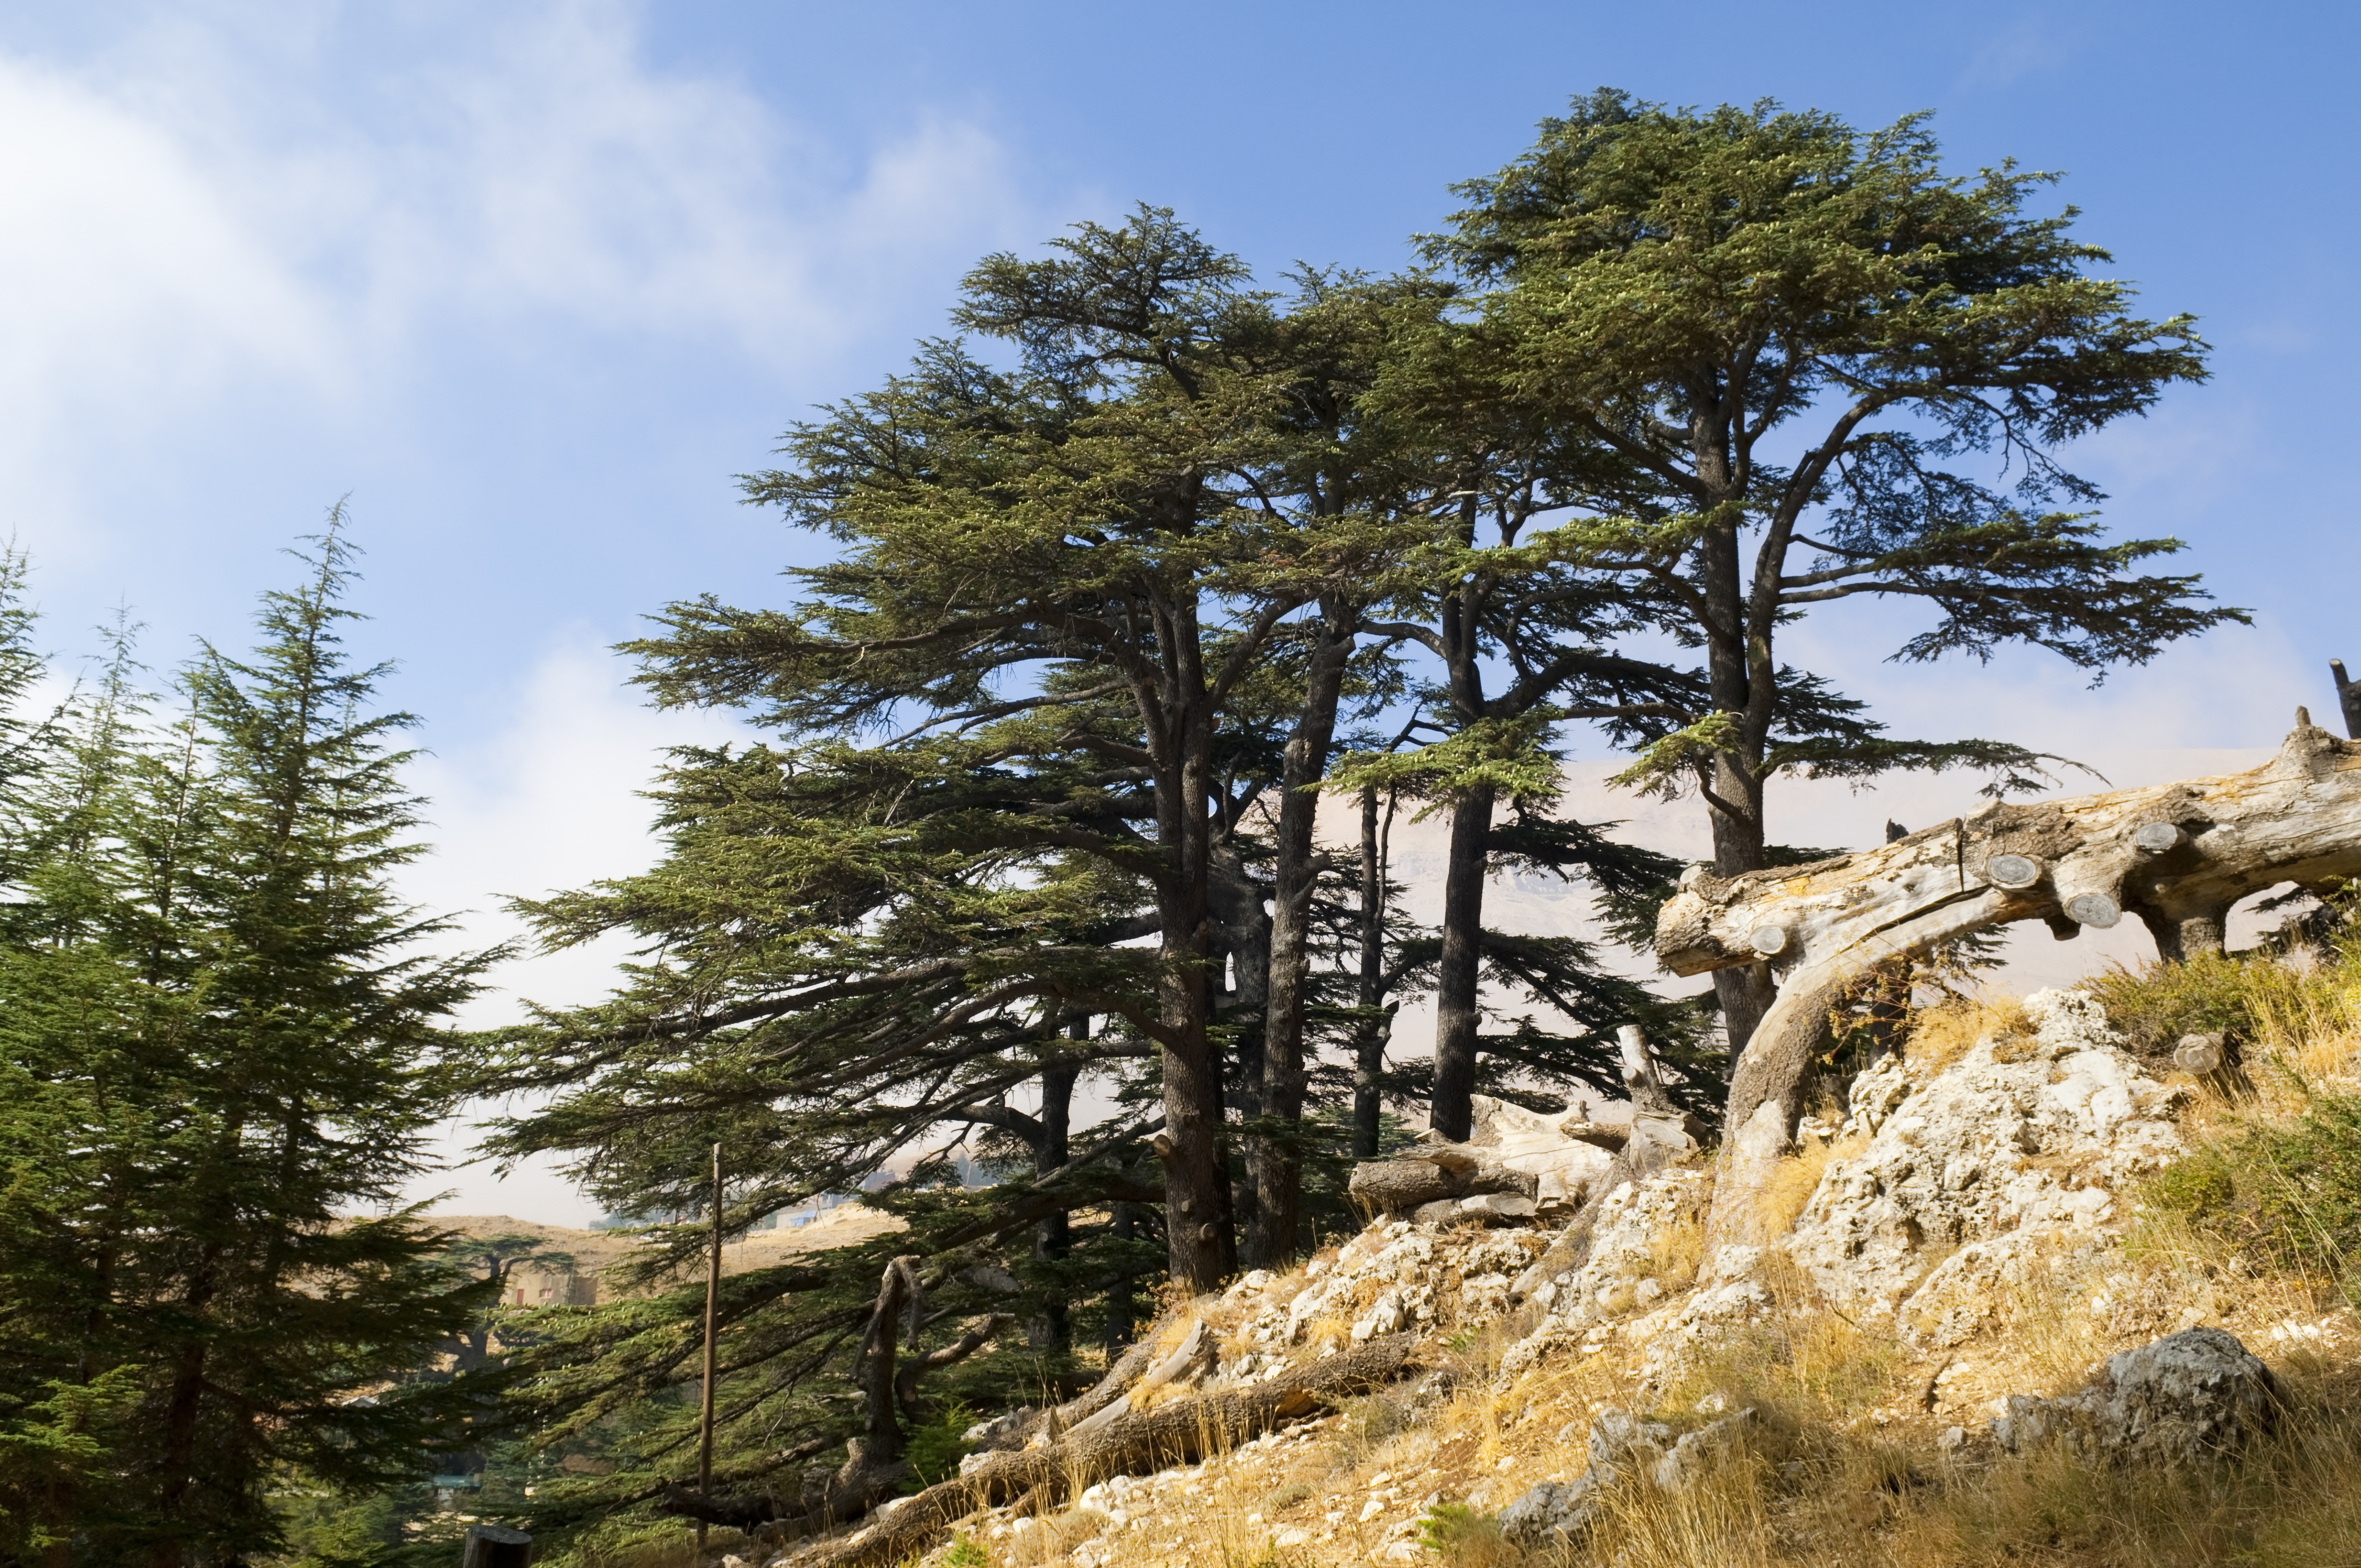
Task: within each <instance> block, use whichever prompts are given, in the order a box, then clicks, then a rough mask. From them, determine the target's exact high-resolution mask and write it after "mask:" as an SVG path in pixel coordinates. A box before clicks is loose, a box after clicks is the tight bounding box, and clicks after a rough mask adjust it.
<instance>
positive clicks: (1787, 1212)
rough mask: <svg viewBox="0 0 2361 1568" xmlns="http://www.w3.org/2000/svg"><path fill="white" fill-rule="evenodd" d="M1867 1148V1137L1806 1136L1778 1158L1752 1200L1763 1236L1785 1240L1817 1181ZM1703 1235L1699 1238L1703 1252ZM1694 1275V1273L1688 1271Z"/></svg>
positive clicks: (1816, 1185) (1861, 1134)
mask: <svg viewBox="0 0 2361 1568" xmlns="http://www.w3.org/2000/svg"><path fill="white" fill-rule="evenodd" d="M1868 1146H1869V1135H1867V1134H1866V1133H1855V1134H1853V1135H1851V1136H1850V1137H1844V1138H1836V1139H1828V1138H1817V1137H1813V1136H1810V1135H1806V1136H1805V1137H1804V1138H1803V1139H1802V1141H1801V1142H1799V1143H1798V1144H1797V1145H1796V1147H1795V1153H1794V1154H1791V1155H1787V1156H1785V1157H1783V1158H1781V1160H1780V1161H1779V1163H1778V1164H1777V1165H1776V1166H1775V1167H1773V1169H1772V1172H1771V1179H1770V1180H1769V1181H1768V1182H1766V1183H1764V1185H1763V1191H1762V1194H1761V1195H1760V1196H1759V1197H1757V1198H1756V1199H1755V1212H1756V1213H1757V1214H1759V1215H1760V1216H1761V1218H1762V1220H1763V1224H1764V1226H1765V1227H1766V1230H1765V1234H1769V1235H1774V1236H1784V1235H1785V1234H1787V1233H1788V1232H1789V1231H1792V1230H1794V1229H1795V1222H1796V1220H1798V1219H1799V1218H1801V1217H1802V1215H1803V1212H1804V1209H1805V1206H1806V1204H1808V1203H1810V1202H1811V1201H1812V1194H1813V1193H1814V1192H1815V1191H1817V1190H1818V1189H1819V1185H1820V1178H1821V1177H1822V1176H1824V1175H1826V1174H1827V1173H1828V1166H1829V1165H1830V1164H1831V1163H1832V1162H1834V1161H1836V1160H1840V1159H1849V1158H1850V1157H1852V1156H1854V1155H1857V1154H1859V1153H1860V1152H1861V1150H1863V1149H1865V1148H1867V1147H1868ZM1703 1241H1704V1238H1703V1233H1702V1231H1700V1233H1699V1237H1698V1244H1699V1250H1700V1252H1702V1250H1703ZM1691 1273H1692V1275H1694V1273H1695V1271H1694V1270H1692V1271H1691Z"/></svg>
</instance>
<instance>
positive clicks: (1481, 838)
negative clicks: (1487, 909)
mask: <svg viewBox="0 0 2361 1568" xmlns="http://www.w3.org/2000/svg"><path fill="white" fill-rule="evenodd" d="M1493 796H1494V792H1493V789H1492V787H1491V786H1490V785H1489V784H1478V785H1476V786H1474V787H1472V788H1469V789H1467V790H1465V791H1463V792H1462V793H1461V794H1460V795H1459V797H1458V798H1457V799H1455V800H1454V801H1453V802H1452V804H1451V843H1450V849H1449V851H1448V854H1449V858H1448V860H1447V861H1446V862H1445V864H1444V872H1443V951H1442V953H1441V955H1440V956H1439V957H1438V958H1437V959H1436V962H1435V971H1434V1100H1433V1106H1432V1109H1431V1112H1430V1120H1431V1121H1432V1123H1433V1127H1434V1130H1435V1131H1436V1132H1438V1133H1440V1134H1442V1135H1444V1137H1446V1138H1449V1139H1450V1140H1452V1141H1453V1142H1454V1143H1465V1142H1466V1141H1467V1135H1468V1134H1469V1132H1470V1131H1472V1130H1473V1128H1474V1125H1475V1122H1474V1117H1475V1107H1474V1096H1475V1093H1476V1052H1477V1037H1478V1034H1479V1031H1480V1029H1481V1026H1482V1024H1483V1011H1482V1007H1481V1003H1480V999H1479V996H1478V988H1479V985H1480V983H1481V980H1482V972H1483V945H1484V873H1485V872H1486V871H1487V870H1488V847H1489V845H1490V842H1491V838H1492V805H1493Z"/></svg>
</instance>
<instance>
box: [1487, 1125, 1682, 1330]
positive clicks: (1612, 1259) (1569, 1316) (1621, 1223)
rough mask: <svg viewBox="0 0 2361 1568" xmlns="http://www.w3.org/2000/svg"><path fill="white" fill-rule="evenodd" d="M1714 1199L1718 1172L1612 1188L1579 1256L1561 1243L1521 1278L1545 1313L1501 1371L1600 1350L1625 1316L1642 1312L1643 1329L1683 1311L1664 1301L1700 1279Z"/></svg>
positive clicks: (1668, 1175)
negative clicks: (1607, 1332)
mask: <svg viewBox="0 0 2361 1568" xmlns="http://www.w3.org/2000/svg"><path fill="white" fill-rule="evenodd" d="M1712 1201H1713V1179H1712V1178H1711V1177H1710V1176H1708V1175H1707V1174H1706V1173H1705V1172H1703V1171H1698V1170H1688V1169H1681V1168H1674V1169H1670V1170H1666V1171H1664V1172H1662V1173H1660V1174H1658V1175H1656V1176H1653V1177H1649V1178H1648V1179H1645V1180H1640V1181H1626V1182H1623V1183H1621V1184H1620V1185H1618V1186H1617V1187H1616V1188H1615V1189H1614V1190H1611V1191H1609V1192H1608V1193H1607V1194H1606V1195H1605V1196H1604V1197H1602V1198H1601V1199H1600V1200H1599V1202H1598V1207H1597V1208H1596V1209H1595V1210H1594V1211H1593V1212H1590V1213H1588V1214H1586V1215H1585V1216H1583V1218H1582V1220H1581V1221H1580V1222H1579V1226H1580V1228H1581V1229H1582V1231H1583V1235H1582V1237H1581V1240H1582V1242H1583V1244H1584V1245H1582V1246H1581V1247H1580V1248H1579V1249H1578V1250H1579V1253H1580V1255H1579V1256H1576V1255H1573V1254H1572V1253H1570V1252H1561V1251H1559V1250H1558V1249H1557V1248H1555V1247H1553V1248H1552V1250H1551V1252H1550V1253H1547V1254H1544V1255H1543V1258H1542V1260H1541V1262H1540V1263H1539V1264H1538V1265H1537V1266H1536V1268H1535V1269H1534V1270H1531V1271H1528V1274H1527V1275H1526V1277H1524V1278H1521V1279H1520V1280H1519V1281H1518V1282H1517V1283H1518V1287H1519V1293H1520V1294H1521V1295H1522V1296H1523V1297H1525V1298H1526V1299H1530V1300H1532V1302H1533V1303H1535V1304H1537V1305H1539V1306H1540V1307H1542V1308H1543V1311H1544V1315H1543V1318H1542V1320H1541V1321H1540V1322H1539V1323H1538V1324H1536V1325H1535V1326H1534V1328H1533V1329H1532V1332H1530V1333H1528V1334H1527V1335H1526V1336H1525V1337H1524V1339H1522V1340H1521V1341H1520V1342H1519V1343H1517V1344H1516V1345H1514V1346H1512V1347H1511V1348H1510V1351H1509V1354H1508V1356H1507V1358H1506V1359H1505V1360H1504V1361H1503V1362H1502V1364H1501V1375H1502V1376H1504V1377H1510V1376H1515V1375H1516V1374H1518V1373H1520V1372H1521V1371H1524V1370H1525V1369H1526V1368H1528V1367H1531V1366H1532V1365H1535V1364H1537V1363H1538V1362H1540V1361H1541V1360H1542V1359H1543V1358H1544V1357H1546V1356H1548V1355H1550V1354H1554V1353H1555V1352H1558V1351H1560V1350H1568V1349H1579V1348H1580V1347H1582V1346H1584V1345H1586V1344H1588V1345H1590V1346H1591V1348H1593V1349H1596V1348H1597V1344H1596V1343H1595V1341H1596V1338H1597V1336H1598V1334H1599V1333H1600V1332H1602V1331H1603V1330H1604V1329H1606V1328H1607V1327H1609V1325H1611V1324H1613V1323H1615V1322H1616V1321H1618V1320H1620V1319H1626V1318H1633V1317H1634V1314H1641V1315H1642V1316H1640V1317H1639V1318H1637V1319H1636V1320H1635V1328H1634V1331H1633V1332H1642V1331H1641V1330H1640V1329H1638V1328H1637V1326H1636V1324H1638V1323H1645V1322H1649V1321H1653V1320H1654V1319H1656V1318H1658V1317H1660V1316H1663V1315H1666V1314H1672V1313H1677V1312H1678V1311H1679V1310H1680V1308H1679V1307H1678V1306H1660V1305H1659V1304H1660V1303H1664V1302H1666V1301H1667V1300H1668V1299H1669V1298H1671V1297H1672V1296H1674V1295H1675V1293H1676V1292H1678V1291H1680V1290H1681V1289H1683V1288H1685V1287H1686V1286H1687V1285H1688V1284H1689V1283H1690V1281H1691V1280H1692V1279H1693V1278H1694V1277H1696V1273H1697V1249H1698V1247H1699V1246H1700V1245H1701V1238H1702V1234H1703V1223H1704V1218H1705V1212H1706V1208H1707V1206H1708V1204H1709V1203H1711V1202H1712ZM1536 1274H1538V1275H1539V1276H1540V1277H1538V1278H1536V1277H1534V1276H1535V1275H1536Z"/></svg>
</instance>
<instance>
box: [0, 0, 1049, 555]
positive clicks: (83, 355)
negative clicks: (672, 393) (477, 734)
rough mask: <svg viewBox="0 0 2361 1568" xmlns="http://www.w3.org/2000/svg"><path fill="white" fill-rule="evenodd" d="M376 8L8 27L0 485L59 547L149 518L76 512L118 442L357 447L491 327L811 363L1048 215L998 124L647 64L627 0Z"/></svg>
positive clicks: (447, 400) (553, 349)
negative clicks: (843, 123) (227, 428)
mask: <svg viewBox="0 0 2361 1568" xmlns="http://www.w3.org/2000/svg"><path fill="white" fill-rule="evenodd" d="M362 15H363V14H361V13H346V14H344V16H343V18H342V19H341V20H327V21H323V20H321V19H320V17H319V16H316V15H313V16H308V18H307V17H306V16H302V15H294V16H284V17H281V16H275V15H274V16H269V18H268V21H269V25H264V21H263V20H262V19H258V16H256V15H255V14H253V13H251V12H242V13H221V14H215V15H212V16H204V15H200V16H197V17H195V18H192V17H190V16H184V15H181V14H178V13H172V14H160V15H159V16H156V17H154V18H152V19H150V20H149V21H148V22H147V23H145V24H144V25H139V26H135V27H128V28H126V29H123V30H121V31H120V32H119V34H118V35H117V36H115V37H114V38H111V39H110V40H109V41H108V43H107V44H106V46H105V47H104V49H102V50H100V51H99V52H97V53H95V54H93V55H89V56H86V57H78V58H75V59H73V60H64V59H62V58H60V57H58V56H55V55H33V54H28V53H27V52H25V51H23V50H21V49H20V50H17V51H15V52H9V51H7V50H5V49H0V473H5V474H6V475H7V477H6V478H5V480H0V509H5V510H9V511H11V512H13V513H15V514H16V516H18V517H20V518H21V517H27V516H28V515H29V516H30V517H32V518H35V519H37V520H38V519H43V518H55V519H57V520H59V521H57V522H56V523H55V525H54V526H50V527H44V528H38V529H37V532H38V533H39V534H40V535H41V537H40V538H39V540H38V543H39V545H40V548H41V550H42V552H43V555H44V558H45V559H47V560H49V561H51V562H60V563H62V562H63V561H65V560H67V559H69V557H70V553H71V552H74V551H76V550H77V548H79V549H80V550H82V551H87V552H92V553H93V554H94V553H95V552H96V551H97V550H99V549H101V548H103V547H104V546H105V545H108V544H113V545H115V546H118V547H119V546H120V544H121V543H122V541H123V540H124V539H125V538H126V537H129V536H130V534H131V533H132V532H133V531H134V530H135V529H136V527H137V526H140V525H139V524H135V523H130V522H118V523H116V525H115V526H114V527H111V528H109V527H103V526H101V525H100V521H101V520H100V519H98V518H97V517H95V516H92V515H86V514H87V513H88V512H89V511H90V510H92V509H91V508H90V507H89V506H88V503H87V499H86V498H87V492H88V491H89V490H90V489H91V488H93V486H103V485H104V483H105V482H106V479H107V477H108V476H107V474H106V472H105V470H107V469H108V468H109V467H110V466H113V465H114V464H115V463H116V462H118V461H119V459H118V458H117V457H116V456H115V455H116V454H119V453H121V452H122V451H124V450H125V449H126V447H127V448H129V449H132V450H146V451H148V452H150V453H151V455H152V453H153V450H154V449H153V448H152V447H145V446H143V443H147V442H155V443H159V444H162V445H163V446H164V448H165V449H166V450H169V449H170V444H171V443H172V442H174V441H183V442H185V441H191V440H197V441H202V440H203V433H205V432H207V431H209V430H213V429H217V428H219V427H220V426H222V425H223V424H225V423H226V424H230V425H235V426H236V427H237V428H238V429H239V430H240V432H241V433H245V434H251V433H253V432H254V431H255V430H256V429H257V428H258V427H260V428H265V429H267V428H269V427H271V426H272V425H274V424H276V425H280V426H282V427H284V426H293V427H297V428H301V429H303V430H306V431H313V432H316V433H318V437H319V443H320V444H324V446H326V447H327V448H329V449H332V450H346V449H352V448H355V447H356V446H358V445H365V444H368V443H369V442H371V441H375V440H381V439H383V438H384V433H386V432H388V431H389V430H397V429H399V428H401V426H403V425H405V424H407V423H409V422H414V421H416V420H419V419H422V418H426V419H431V418H432V417H434V415H436V414H438V413H440V412H442V411H445V410H447V408H448V407H449V406H451V404H452V403H453V402H454V401H455V400H456V401H457V402H460V403H464V402H465V400H467V397H468V396H469V395H470V393H471V390H472V387H471V385H470V383H471V381H473V380H474V379H476V378H473V377H471V376H469V375H468V374H467V371H466V370H464V369H463V370H460V371H458V372H457V373H456V375H455V374H454V372H453V371H452V369H451V366H452V363H453V362H454V361H455V360H456V361H457V362H458V363H460V364H461V365H463V366H464V365H466V364H467V363H469V362H471V361H472V362H474V363H478V364H480V363H482V361H483V358H484V356H487V355H492V356H508V357H509V358H511V360H517V361H523V362H529V363H532V362H541V361H544V360H546V361H547V362H549V363H550V364H551V365H552V366H553V367H563V366H569V365H578V364H580V363H582V362H583V361H584V360H585V359H586V358H587V359H589V360H593V361H596V360H597V359H598V356H599V355H600V345H609V348H610V350H611V347H612V346H613V345H619V344H629V343H633V342H638V343H652V344H657V345H663V346H664V348H665V349H666V351H668V352H683V351H689V352H693V353H695V354H696V355H698V356H704V357H705V358H707V359H708V360H709V359H710V358H711V357H712V356H716V355H719V356H721V357H722V359H723V360H724V361H725V362H734V363H736V364H739V365H741V366H742V367H749V368H752V369H753V370H755V371H756V372H757V373H758V374H760V375H763V376H766V377H771V378H780V377H787V376H790V375H796V374H807V373H808V372H809V371H810V369H811V368H812V367H813V366H814V365H815V364H818V363H822V362H825V361H826V360H828V359H829V357H830V356H836V355H839V354H840V353H842V352H844V351H845V350H846V349H847V348H848V347H850V346H851V345H853V344H855V343H856V342H857V341H859V340H860V339H861V338H862V334H866V333H873V332H875V331H877V330H879V329H880V328H881V327H882V326H884V325H886V324H887V323H895V326H896V335H899V327H900V323H902V320H903V317H904V316H905V315H906V313H907V302H908V301H909V300H910V299H911V298H913V297H914V295H918V294H922V295H923V297H925V298H926V299H927V300H928V301H929V302H939V301H940V300H941V299H942V298H943V297H944V295H945V284H946V282H947V281H948V279H949V278H950V276H952V275H955V273H956V270H957V269H958V268H960V267H961V266H962V265H964V264H965V263H966V262H967V261H969V260H972V258H973V257H974V256H975V255H976V254H977V253H978V252H979V251H980V250H982V249H983V248H986V247H991V246H995V245H1002V244H1008V243H1014V242H1015V241H1016V240H1017V239H1018V238H1019V237H1033V236H1036V235H1037V234H1038V231H1039V230H1040V229H1041V228H1042V227H1043V226H1044V225H1045V224H1046V223H1047V222H1048V220H1047V219H1046V218H1045V217H1044V216H1043V215H1042V214H1041V213H1040V212H1039V211H1038V209H1037V208H1036V207H1034V206H1032V205H1030V204H1028V203H1027V199H1026V198H1025V196H1024V194H1023V193H1022V192H1020V190H1019V181H1018V180H1017V177H1016V170H1015V168H1014V164H1013V160H1012V159H1011V158H1010V156H1009V154H1008V152H1007V149H1006V148H1004V147H1003V146H1002V144H1001V143H1000V142H999V141H998V140H997V139H996V138H995V137H994V136H993V135H992V134H991V132H990V131H989V130H988V129H987V128H985V127H983V126H979V125H977V124H974V123H971V122H969V121H966V120H961V119H958V118H954V117H949V116H946V115H941V114H938V113H935V112H932V111H930V110H928V109H927V108H926V107H925V106H924V105H914V106H913V107H912V108H911V110H910V111H909V113H908V114H907V115H906V116H905V118H904V120H903V122H902V123H901V125H900V126H899V127H898V129H893V128H889V129H888V130H887V131H885V132H884V133H881V134H879V135H877V136H874V137H862V136H861V135H857V134H855V133H851V132H848V131H846V130H845V129H844V128H843V127H839V126H806V125H800V124H797V123H796V122H794V121H793V120H792V119H791V118H789V117H787V116H786V115H783V114H782V113H780V112H779V111H778V110H777V109H775V108H774V107H773V106H772V105H770V104H765V103H764V102H763V101H762V100H761V99H760V98H758V97H757V96H755V95H754V94H753V93H752V92H751V91H749V90H748V89H747V88H745V87H743V86H741V85H740V84H738V83H737V82H732V81H730V80H727V79H723V78H719V77H716V76H712V75H706V74H698V73H695V72H691V71H681V70H666V69H663V68H660V67H658V66H656V65H654V64H653V63H652V62H651V61H650V60H648V59H647V58H646V56H645V53H644V50H643V49H642V38H641V37H640V29H639V27H638V26H637V21H636V12H635V11H634V10H633V9H631V8H628V7H620V6H616V5H600V4H558V5H544V6H540V7H536V8H533V9H531V10H525V11H510V10H504V9H503V10H492V11H478V10H474V9H469V10H466V11H457V10H455V11H452V12H449V13H445V14H443V15H439V16H434V15H431V14H430V15H429V16H427V17H426V18H425V19H423V20H421V19H419V18H417V17H415V16H413V17H412V20H411V21H410V22H409V23H408V25H406V26H404V25H402V24H401V23H399V22H396V21H391V20H387V19H384V18H375V17H371V18H368V20H369V21H370V23H371V25H372V26H373V27H377V28H379V32H377V33H369V34H364V32H363V27H362V22H361V21H360V20H358V19H356V18H357V17H360V16H362ZM384 35H390V39H391V43H392V45H394V46H397V47H388V37H387V36H384ZM613 357H614V355H613V354H612V352H611V351H610V352H609V354H608V358H609V360H610V361H611V360H612V359H613ZM551 384H552V385H553V389H555V387H556V386H558V385H561V384H562V381H553V382H552V383H551ZM167 460H169V459H167ZM78 514H80V515H78ZM67 519H71V520H72V523H73V524H74V526H69V525H68V524H67V522H66V521H64V520H67ZM77 536H79V537H77Z"/></svg>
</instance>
